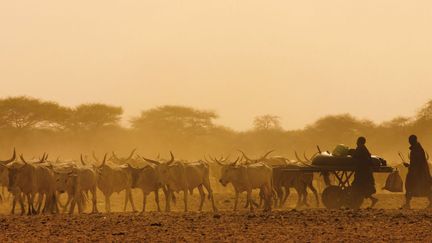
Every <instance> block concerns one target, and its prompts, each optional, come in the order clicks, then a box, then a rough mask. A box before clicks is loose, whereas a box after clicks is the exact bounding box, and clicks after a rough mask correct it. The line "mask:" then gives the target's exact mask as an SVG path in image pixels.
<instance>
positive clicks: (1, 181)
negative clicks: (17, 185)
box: [0, 149, 16, 202]
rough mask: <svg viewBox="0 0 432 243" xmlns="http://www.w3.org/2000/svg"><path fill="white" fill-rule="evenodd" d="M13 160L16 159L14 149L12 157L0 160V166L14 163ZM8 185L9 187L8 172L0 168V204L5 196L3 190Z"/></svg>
mask: <svg viewBox="0 0 432 243" xmlns="http://www.w3.org/2000/svg"><path fill="white" fill-rule="evenodd" d="M15 158H16V151H15V149H14V151H13V154H12V157H11V158H10V159H7V160H0V164H2V165H7V164H9V163H11V162H13V161H15ZM8 185H9V171H8V169H7V168H5V167H3V166H0V187H1V188H2V192H1V194H0V202H1V201H2V200H3V197H4V196H5V195H4V194H5V193H4V189H5V188H7V187H8Z"/></svg>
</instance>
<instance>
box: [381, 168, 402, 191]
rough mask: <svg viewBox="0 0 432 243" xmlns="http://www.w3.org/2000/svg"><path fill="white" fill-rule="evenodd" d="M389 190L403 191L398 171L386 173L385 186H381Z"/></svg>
mask: <svg viewBox="0 0 432 243" xmlns="http://www.w3.org/2000/svg"><path fill="white" fill-rule="evenodd" d="M382 189H383V190H387V191H389V192H403V181H402V177H401V176H400V175H399V171H397V170H396V171H394V172H392V173H390V175H388V177H387V180H386V183H385V186H384V187H383V188H382Z"/></svg>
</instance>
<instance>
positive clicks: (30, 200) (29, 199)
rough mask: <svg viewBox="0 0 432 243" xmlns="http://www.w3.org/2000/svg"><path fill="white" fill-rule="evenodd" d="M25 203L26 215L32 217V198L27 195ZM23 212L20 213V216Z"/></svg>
mask: <svg viewBox="0 0 432 243" xmlns="http://www.w3.org/2000/svg"><path fill="white" fill-rule="evenodd" d="M27 203H28V212H27V215H32V206H33V198H32V197H31V195H30V194H28V195H27ZM23 213H24V212H22V213H21V215H22V214H23Z"/></svg>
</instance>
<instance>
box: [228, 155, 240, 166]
mask: <svg viewBox="0 0 432 243" xmlns="http://www.w3.org/2000/svg"><path fill="white" fill-rule="evenodd" d="M239 159H240V157H237V159H236V160H235V161H234V162H232V163H231V164H229V165H230V166H235V165H236V164H237V162H238V161H239Z"/></svg>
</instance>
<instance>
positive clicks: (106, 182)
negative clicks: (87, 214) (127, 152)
mask: <svg viewBox="0 0 432 243" xmlns="http://www.w3.org/2000/svg"><path fill="white" fill-rule="evenodd" d="M106 156H107V155H106V154H105V157H104V159H103V161H102V164H101V165H100V166H98V167H96V172H97V176H98V188H99V190H101V191H102V193H103V194H104V196H105V210H106V212H111V201H110V197H111V195H112V194H113V193H114V192H117V193H119V192H121V191H123V190H125V191H126V197H125V205H124V211H126V206H127V203H128V201H130V202H131V205H132V210H133V211H136V210H135V205H134V202H133V198H132V191H131V188H132V176H131V174H130V173H129V171H128V170H127V169H125V168H124V167H120V166H118V165H108V164H106Z"/></svg>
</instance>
